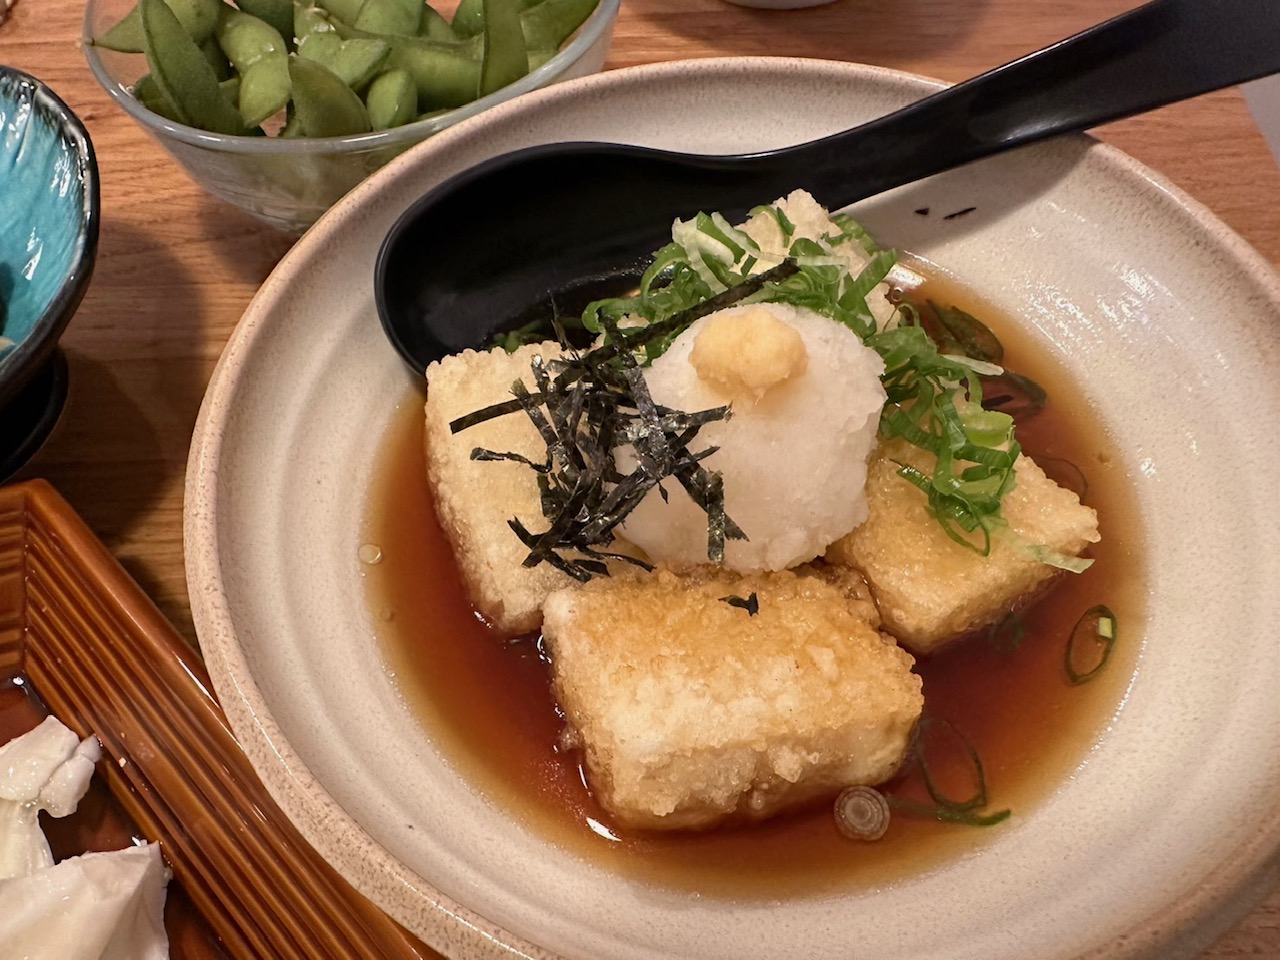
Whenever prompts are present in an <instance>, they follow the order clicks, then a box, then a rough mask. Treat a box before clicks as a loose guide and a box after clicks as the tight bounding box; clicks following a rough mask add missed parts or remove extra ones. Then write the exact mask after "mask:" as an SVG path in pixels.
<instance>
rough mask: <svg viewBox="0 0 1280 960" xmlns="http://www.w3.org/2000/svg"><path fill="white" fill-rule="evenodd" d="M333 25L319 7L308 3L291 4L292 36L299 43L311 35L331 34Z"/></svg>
mask: <svg viewBox="0 0 1280 960" xmlns="http://www.w3.org/2000/svg"><path fill="white" fill-rule="evenodd" d="M333 32H334V28H333V24H332V23H330V22H329V15H328V14H327V13H326V12H325V11H324V10H323V9H322V8H320V7H317V6H315V5H313V4H310V3H298V2H296V0H295V2H294V4H293V35H294V37H295V38H296V39H297V41H298V42H299V43H301V42H302V41H303V40H305V39H306V38H307V37H308V36H310V35H311V34H313V33H333Z"/></svg>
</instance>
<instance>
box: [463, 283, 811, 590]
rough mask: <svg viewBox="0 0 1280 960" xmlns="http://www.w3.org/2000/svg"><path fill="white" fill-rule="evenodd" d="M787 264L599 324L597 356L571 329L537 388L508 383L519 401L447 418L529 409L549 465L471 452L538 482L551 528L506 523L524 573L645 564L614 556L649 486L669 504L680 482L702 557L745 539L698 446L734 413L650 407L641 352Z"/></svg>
mask: <svg viewBox="0 0 1280 960" xmlns="http://www.w3.org/2000/svg"><path fill="white" fill-rule="evenodd" d="M797 269H798V268H797V267H796V265H795V264H794V263H793V262H791V261H786V262H784V263H782V264H780V265H779V266H777V267H775V268H774V269H772V270H769V271H767V272H766V273H762V274H759V275H757V276H755V277H752V278H750V279H749V280H748V281H747V282H745V283H742V284H740V285H738V286H736V287H732V288H730V289H729V290H726V291H724V292H723V293H721V294H719V295H718V296H716V297H712V298H711V299H709V300H706V301H703V302H702V303H699V304H697V305H696V306H694V307H692V308H690V309H688V310H684V311H682V312H680V313H678V314H675V315H673V316H671V317H668V318H667V319H665V320H660V321H658V322H655V323H650V324H647V325H644V326H638V327H629V328H620V327H619V326H618V325H617V323H616V321H614V320H613V319H611V318H609V317H602V318H601V323H602V326H603V329H604V337H603V341H602V342H601V343H600V344H599V345H598V346H596V347H593V348H592V349H590V350H586V351H580V350H575V349H573V348H572V347H570V346H569V344H568V340H567V337H566V336H565V334H564V330H563V329H562V328H561V327H560V326H559V325H558V324H555V335H556V338H557V339H558V340H559V342H560V344H561V346H562V347H563V348H564V353H563V354H562V355H561V356H560V357H558V358H555V359H551V360H545V361H544V360H543V358H542V357H540V356H539V357H536V358H535V359H534V361H533V363H532V365H531V369H532V373H533V389H530V388H529V387H528V386H526V385H525V384H524V383H523V382H522V381H516V382H515V383H513V384H512V386H511V393H512V399H511V400H507V401H504V402H502V403H496V404H493V405H491V406H488V407H485V408H483V409H481V410H477V411H475V412H474V413H471V414H468V415H467V416H464V417H459V418H458V419H457V420H454V421H453V422H452V423H450V425H449V428H450V430H451V431H452V432H453V433H459V432H460V431H462V430H465V429H467V428H468V427H472V426H475V425H476V424H478V423H483V422H485V421H487V420H491V419H493V418H495V417H500V416H505V415H507V414H511V413H515V412H518V411H523V413H524V414H525V415H526V416H527V417H528V418H529V420H530V421H531V422H532V423H533V425H534V427H535V428H536V429H537V431H538V434H539V435H540V436H541V437H542V440H543V443H544V444H545V445H546V448H547V453H546V458H545V459H544V460H543V461H542V462H541V463H539V462H535V461H533V460H531V459H530V458H529V457H526V456H523V455H521V454H518V453H510V452H500V451H494V450H486V449H484V448H482V447H477V448H475V449H474V450H472V451H471V459H473V460H512V461H515V462H518V463H523V464H525V465H526V466H529V467H531V468H532V469H533V470H534V471H535V472H536V473H537V477H538V489H539V491H540V493H541V500H542V514H543V516H544V517H545V518H546V520H547V522H548V526H547V528H546V529H545V530H542V531H538V532H535V531H532V530H530V529H529V528H528V527H526V526H525V525H524V524H523V523H521V522H520V521H519V520H518V519H515V518H512V519H511V520H509V521H508V524H509V525H510V527H511V529H512V530H513V531H515V533H516V535H517V536H518V537H519V538H520V540H521V541H522V542H523V543H524V544H525V546H526V547H528V548H529V553H528V555H527V556H526V557H525V560H524V565H525V566H526V567H533V566H537V565H538V564H539V563H550V564H551V565H552V566H554V567H555V568H556V569H558V570H561V571H562V572H564V573H566V574H568V575H569V576H571V577H573V578H574V579H576V580H581V581H586V580H589V579H590V578H591V577H593V576H597V575H601V574H607V573H608V572H609V571H608V565H607V563H606V561H608V560H610V559H614V560H620V561H624V562H627V563H633V564H636V565H637V566H641V567H645V568H646V569H647V568H648V567H649V565H648V564H647V563H645V562H644V561H643V560H640V559H638V558H636V557H631V556H627V555H625V554H621V553H617V552H612V551H609V550H607V549H603V548H607V547H608V546H609V544H611V543H612V542H613V540H614V531H615V530H616V528H617V527H618V525H619V524H620V523H622V521H623V520H624V519H626V517H627V515H628V514H629V513H630V512H631V511H632V510H633V509H635V507H636V506H637V505H638V504H639V503H640V501H641V500H642V499H644V497H645V495H646V494H647V493H648V492H649V491H650V490H652V489H653V488H654V487H657V488H658V491H659V494H660V495H661V496H662V497H663V498H664V499H665V498H666V496H667V491H666V489H665V488H664V487H663V486H662V483H663V481H664V480H667V479H674V480H675V481H676V482H678V483H679V484H680V485H681V486H682V487H683V488H684V489H685V491H686V492H687V493H688V494H689V496H690V498H691V499H692V500H693V502H694V503H696V504H697V505H698V506H699V507H700V508H701V509H702V510H703V511H704V512H705V513H706V515H707V559H708V560H709V561H710V562H711V563H721V562H723V560H724V546H725V541H727V540H745V539H746V534H745V533H743V531H742V529H741V528H740V527H739V526H738V525H737V524H736V523H734V522H733V520H732V519H731V518H730V517H729V516H728V514H727V513H726V512H725V508H724V486H723V481H722V480H721V477H720V474H719V473H717V472H715V471H711V470H707V469H706V468H705V467H704V466H703V465H702V461H703V460H705V459H706V458H707V457H709V456H710V455H711V454H712V453H714V452H715V451H716V449H717V448H716V447H707V448H705V449H702V450H698V451H696V452H695V451H694V450H692V449H691V444H693V442H694V440H695V438H696V437H697V434H698V431H699V430H700V429H701V428H702V426H703V425H704V424H707V423H711V422H713V421H716V420H725V419H728V418H729V416H730V415H731V413H730V409H729V407H727V406H723V407H713V408H711V409H709V410H702V411H699V412H695V413H686V412H684V411H681V410H672V409H670V408H668V407H664V406H662V405H660V404H657V403H655V402H654V400H653V398H652V397H651V396H650V395H649V389H648V387H647V385H646V384H645V380H644V373H643V371H642V369H641V365H640V361H639V360H638V359H637V357H638V356H639V355H641V354H644V353H645V352H646V348H647V347H649V346H650V345H651V344H654V343H655V342H657V341H660V340H665V341H669V340H670V339H673V338H674V337H676V336H678V335H679V334H680V333H682V332H683V331H684V330H686V329H687V328H688V327H689V326H690V325H691V324H692V323H693V322H694V321H695V320H697V319H699V318H700V317H703V316H706V315H708V314H710V313H714V312H715V311H717V310H721V309H723V308H725V307H727V306H729V305H730V304H733V303H736V302H738V301H739V300H742V299H744V298H745V297H748V296H750V295H751V294H753V293H755V292H757V291H758V290H759V289H760V288H761V287H762V286H764V285H765V284H767V283H770V282H776V281H778V280H783V279H786V278H787V277H789V276H791V275H792V274H794V273H795V272H796V271H797ZM624 447H630V448H631V450H632V451H633V452H634V459H635V466H634V468H633V469H632V470H631V472H630V473H625V474H624V473H622V472H620V471H619V470H618V467H617V464H616V462H615V460H614V452H615V450H618V449H619V448H624Z"/></svg>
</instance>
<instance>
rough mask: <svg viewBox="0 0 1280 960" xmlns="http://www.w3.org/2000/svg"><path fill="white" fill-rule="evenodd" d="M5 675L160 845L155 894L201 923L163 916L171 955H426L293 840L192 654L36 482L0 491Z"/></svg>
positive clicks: (406, 958)
mask: <svg viewBox="0 0 1280 960" xmlns="http://www.w3.org/2000/svg"><path fill="white" fill-rule="evenodd" d="M15 681H16V686H18V687H21V688H23V693H24V696H26V697H28V698H29V702H30V703H36V702H38V703H39V704H40V705H42V707H43V708H44V709H47V710H48V711H49V712H51V713H53V714H54V715H55V716H57V717H58V718H59V719H60V720H61V721H62V722H63V723H65V724H67V726H69V727H71V728H72V729H73V730H75V731H76V732H77V733H78V734H80V735H81V736H88V735H89V734H94V735H96V736H97V737H98V739H99V740H101V741H102V747H103V759H102V762H101V763H100V764H99V765H98V770H97V777H96V778H95V779H96V780H97V781H98V782H100V783H105V785H106V788H107V790H109V793H110V797H109V798H107V802H108V803H109V804H111V805H118V808H119V810H120V811H122V812H123V815H124V816H125V817H127V818H128V819H129V820H130V821H132V826H133V830H134V832H135V835H137V836H142V837H145V838H147V839H148V840H154V841H159V842H160V844H161V850H162V852H163V854H164V857H165V860H166V861H167V862H168V864H169V866H170V868H171V869H172V871H173V881H172V882H171V886H170V891H171V899H175V895H176V902H178V903H181V904H189V907H190V910H192V911H194V912H195V913H197V914H198V917H197V918H196V921H195V923H196V926H200V925H203V926H205V927H207V928H208V931H209V933H210V935H209V936H202V935H200V933H199V932H197V933H196V934H192V933H191V930H192V920H191V918H185V919H184V918H182V917H179V916H176V912H180V909H181V908H179V910H178V911H175V910H173V909H171V910H169V911H167V912H166V922H167V923H168V925H169V926H170V930H171V947H172V952H173V956H175V957H177V958H184V957H185V958H197V957H198V958H201V960H204V958H207V957H215V956H229V957H231V958H234V960H249V958H263V960H322V958H334V960H337V958H352V957H360V958H366V957H367V958H385V960H412V958H420V960H425V958H435V957H438V956H439V955H438V954H436V953H434V952H433V951H431V950H429V949H428V948H426V947H425V946H423V945H422V944H421V943H420V942H419V941H417V940H416V939H415V938H413V937H412V936H411V935H410V934H408V933H407V932H405V930H404V929H403V928H401V927H400V926H399V925H397V924H396V923H394V922H393V921H392V920H390V919H389V918H388V917H387V916H386V915H385V914H383V913H382V912H381V911H380V910H378V909H377V908H376V907H374V906H373V905H372V904H371V903H370V902H369V901H368V900H366V899H365V898H364V897H363V896H361V895H360V894H358V893H357V892H356V891H355V890H354V889H352V887H351V886H350V885H349V884H348V883H347V882H346V881H345V880H343V879H342V878H341V877H340V876H339V875H338V874H337V872H336V871H335V870H333V868H331V867H330V866H329V865H328V864H327V863H326V862H325V861H324V860H323V859H321V857H320V856H319V855H318V854H317V853H316V852H315V851H314V850H313V849H312V848H311V847H310V846H309V845H308V844H307V842H306V841H305V840H304V839H303V838H302V837H301V836H300V835H299V834H298V832H297V831H296V830H295V829H294V828H293V826H292V825H291V824H290V823H289V821H288V820H287V819H286V817H285V816H284V814H283V813H281V811H280V810H279V808H278V807H277V806H276V805H275V803H274V802H273V801H272V799H271V797H270V796H269V795H268V794H267V791H266V789H265V788H264V787H263V786H262V784H261V782H260V781H259V780H258V778H257V776H256V774H255V773H254V772H253V769H252V767H251V766H250V764H249V762H248V760H247V759H246V758H245V756H244V754H243V753H242V752H241V750H240V748H239V746H238V745H237V743H236V740H235V738H234V736H233V735H232V733H231V731H230V729H229V728H228V726H227V724H226V720H225V718H224V716H223V714H222V710H221V709H220V708H219V706H218V704H217V703H216V702H215V700H214V699H213V695H212V692H211V689H212V688H211V687H210V684H209V678H208V675H207V674H206V673H205V670H204V667H203V665H202V664H201V663H200V661H199V658H198V657H197V656H196V655H195V653H194V652H193V651H192V650H191V649H190V648H189V647H187V646H186V644H184V643H183V641H182V639H181V637H179V636H178V634H177V633H176V631H175V630H174V629H173V627H172V626H171V625H170V624H169V623H168V622H167V621H166V620H165V619H164V617H163V616H162V615H161V614H160V612H159V610H157V609H156V607H155V606H154V604H152V603H151V601H150V600H149V599H148V598H147V597H146V596H145V594H143V592H142V591H141V589H140V588H139V587H138V586H137V584H136V583H134V582H133V580H132V579H131V578H130V577H129V576H128V574H127V573H126V572H125V571H124V569H123V568H122V567H121V566H120V565H119V563H117V562H116V560H115V558H114V557H112V555H111V554H110V552H109V551H108V550H107V549H106V548H105V547H104V546H103V545H102V543H101V542H100V541H98V540H97V539H96V538H95V537H94V535H93V533H92V532H91V531H90V530H89V528H88V527H87V526H85V524H84V523H83V521H81V520H80V518H79V517H78V516H76V514H75V513H74V511H72V509H71V508H70V506H69V505H68V504H67V503H66V501H65V500H63V499H62V498H61V497H60V496H59V495H58V494H57V492H55V491H54V489H53V488H52V487H51V486H50V485H49V484H47V483H45V482H43V481H39V480H35V481H29V482H27V483H22V484H17V485H13V486H9V487H0V686H7V687H8V688H9V689H10V690H11V691H12V690H13V688H14V687H15ZM10 700H12V698H10ZM97 815H98V816H102V812H101V811H98V813H97ZM115 815H116V816H119V813H117V814H115ZM55 847H56V844H55ZM175 885H176V886H177V887H178V890H176V891H175V890H174V886H175ZM175 930H176V931H177V932H176V935H175Z"/></svg>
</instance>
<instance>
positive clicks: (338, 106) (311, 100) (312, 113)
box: [288, 57, 369, 137]
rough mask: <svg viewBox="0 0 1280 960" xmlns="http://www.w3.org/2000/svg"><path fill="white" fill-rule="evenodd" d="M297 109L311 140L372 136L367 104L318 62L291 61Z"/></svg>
mask: <svg viewBox="0 0 1280 960" xmlns="http://www.w3.org/2000/svg"><path fill="white" fill-rule="evenodd" d="M288 64H289V79H290V80H291V81H292V84H293V107H294V110H295V111H296V112H297V117H298V123H299V124H300V125H301V127H302V132H303V134H304V135H306V136H308V137H345V136H350V135H351V134H356V133H368V132H369V114H368V112H367V111H366V110H365V108H364V103H362V102H361V100H360V98H359V97H357V96H356V95H355V93H354V92H352V90H351V88H350V87H348V86H347V85H346V84H345V83H343V82H342V81H341V80H340V79H338V77H337V76H336V75H335V74H334V73H333V72H332V71H330V70H328V69H327V68H325V67H322V66H321V65H320V64H318V63H316V62H315V61H314V60H305V59H303V58H302V57H290V58H289V59H288Z"/></svg>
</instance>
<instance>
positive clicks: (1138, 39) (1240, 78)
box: [758, 0, 1280, 208]
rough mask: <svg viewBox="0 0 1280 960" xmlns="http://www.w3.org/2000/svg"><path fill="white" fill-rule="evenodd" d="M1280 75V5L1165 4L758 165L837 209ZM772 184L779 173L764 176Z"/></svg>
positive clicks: (1198, 0)
mask: <svg viewBox="0 0 1280 960" xmlns="http://www.w3.org/2000/svg"><path fill="white" fill-rule="evenodd" d="M1276 72H1280V0H1155V2H1153V3H1148V4H1146V5H1145V6H1142V7H1138V8H1137V9H1135V10H1131V11H1129V12H1128V13H1125V14H1122V15H1121V16H1118V17H1115V18H1114V19H1112V20H1108V21H1106V22H1105V23H1102V24H1099V25H1098V26H1096V27H1092V28H1091V29H1089V30H1086V31H1084V32H1083V33H1078V34H1076V35H1075V36H1073V37H1070V38H1068V39H1066V40H1063V41H1061V42H1059V43H1056V44H1054V45H1053V46H1051V47H1047V48H1045V49H1044V50H1041V51H1039V52H1037V53H1034V54H1031V55H1029V56H1026V57H1023V58H1022V59H1021V60H1015V61H1013V62H1012V63H1009V64H1006V65H1005V66H1002V67H998V68H996V69H995V70H991V71H989V72H988V73H985V74H982V75H981V76H978V77H975V78H974V79H972V80H968V81H966V82H964V83H961V84H958V85H956V86H954V87H950V88H948V89H947V90H944V91H942V92H940V93H937V94H935V95H933V96H931V97H927V98H926V99H924V100H921V101H919V102H917V103H915V104H912V105H911V106H909V107H906V108H904V109H902V110H899V111H897V112H895V113H892V114H889V115H888V116H886V117H883V118H881V119H879V120H876V121H873V122H872V123H869V124H865V125H863V126H861V127H857V128H855V129H853V130H850V131H847V132H844V133H839V134H835V135H833V136H831V137H826V138H824V139H822V140H818V141H814V142H811V143H807V144H802V145H800V146H797V147H794V148H791V149H789V150H783V151H780V152H778V153H776V154H773V155H771V156H769V157H761V158H758V159H759V162H760V163H762V165H763V167H764V169H762V170H761V171H760V172H762V173H765V171H769V173H772V172H774V171H775V170H776V173H777V176H778V184H777V186H778V188H779V189H780V190H781V189H784V188H786V189H789V188H790V187H789V184H791V182H792V181H793V180H794V179H795V172H796V169H797V164H805V165H807V168H808V173H807V175H806V180H807V181H808V183H809V185H810V188H811V192H812V193H813V194H814V195H815V196H817V197H818V198H819V199H820V200H822V201H823V202H824V203H825V204H827V205H829V206H831V207H832V208H835V207H841V206H845V205H847V204H850V203H853V202H854V201H856V200H861V199H863V198H865V197H869V196H873V195H875V194H877V193H880V192H881V191H884V190H888V189H890V188H891V187H896V186H900V185H902V184H904V183H910V182H912V181H914V180H918V179H920V178H922V177H926V176H929V175H930V174H933V173H937V172H939V171H941V170H946V169H950V168H951V167H955V166H959V165H961V164H964V163H968V162H970V161H972V160H977V159H979V158H981V157H985V156H988V155H989V154H993V153H996V152H999V151H1001V150H1005V149H1008V148H1009V147H1013V146H1019V145H1022V144H1027V143H1032V142H1035V141H1037V140H1042V139H1045V138H1047V137H1052V136H1056V135H1058V134H1062V133H1072V132H1076V131H1080V130H1085V129H1088V128H1089V127H1094V126H1097V125H1098V124H1102V123H1107V122H1109V121H1111V120H1119V119H1121V118H1123V117H1128V116H1132V115H1133V114H1136V113H1141V112H1143V111H1145V110H1152V109H1155V108H1156V107H1160V106H1163V105H1165V104H1168V103H1173V102H1175V101H1177V100H1183V99H1186V98H1188V97H1193V96H1197V95H1199V94H1202V93H1208V92H1210V91H1212V90H1217V89H1220V88H1222V87H1228V86H1232V85H1234V84H1237V83H1244V82H1246V81H1248V80H1253V79H1256V78H1258V77H1261V76H1265V75H1267V74H1270V73H1276ZM766 175H769V174H768V173H766Z"/></svg>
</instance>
